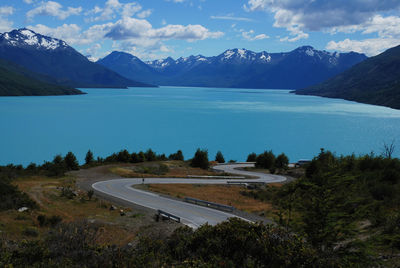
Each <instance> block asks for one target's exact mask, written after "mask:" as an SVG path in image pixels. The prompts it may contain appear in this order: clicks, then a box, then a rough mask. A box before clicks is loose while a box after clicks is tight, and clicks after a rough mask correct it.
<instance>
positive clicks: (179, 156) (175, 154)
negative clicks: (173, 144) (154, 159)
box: [168, 150, 184, 161]
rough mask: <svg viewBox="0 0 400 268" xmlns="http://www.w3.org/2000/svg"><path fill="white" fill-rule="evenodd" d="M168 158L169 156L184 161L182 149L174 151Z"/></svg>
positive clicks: (171, 158)
mask: <svg viewBox="0 0 400 268" xmlns="http://www.w3.org/2000/svg"><path fill="white" fill-rule="evenodd" d="M168 158H169V159H170V160H178V161H184V158H183V153H182V151H181V150H178V151H177V152H176V153H174V154H170V155H169V156H168Z"/></svg>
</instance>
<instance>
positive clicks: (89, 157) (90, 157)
mask: <svg viewBox="0 0 400 268" xmlns="http://www.w3.org/2000/svg"><path fill="white" fill-rule="evenodd" d="M93 161H94V157H93V153H92V151H90V150H89V151H88V152H87V153H86V157H85V164H86V165H90V164H92V163H93Z"/></svg>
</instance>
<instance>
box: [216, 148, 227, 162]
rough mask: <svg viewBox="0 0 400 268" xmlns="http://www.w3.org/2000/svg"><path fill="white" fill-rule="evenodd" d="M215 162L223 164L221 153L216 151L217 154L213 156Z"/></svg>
mask: <svg viewBox="0 0 400 268" xmlns="http://www.w3.org/2000/svg"><path fill="white" fill-rule="evenodd" d="M215 161H217V162H218V163H225V159H224V156H223V155H222V153H221V151H218V152H217V154H216V155H215Z"/></svg>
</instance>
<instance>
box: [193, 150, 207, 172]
mask: <svg viewBox="0 0 400 268" xmlns="http://www.w3.org/2000/svg"><path fill="white" fill-rule="evenodd" d="M190 165H191V166H192V167H199V168H202V169H208V168H209V166H210V163H209V162H208V151H207V150H200V148H199V149H197V151H196V153H195V154H194V157H193V159H192V161H191V163H190Z"/></svg>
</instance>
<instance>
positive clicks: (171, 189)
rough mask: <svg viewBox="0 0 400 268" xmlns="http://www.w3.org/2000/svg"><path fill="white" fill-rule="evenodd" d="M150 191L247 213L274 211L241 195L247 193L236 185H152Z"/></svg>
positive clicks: (269, 205) (267, 205)
mask: <svg viewBox="0 0 400 268" xmlns="http://www.w3.org/2000/svg"><path fill="white" fill-rule="evenodd" d="M148 189H149V190H150V191H153V192H158V193H162V194H167V195H171V196H175V197H178V198H183V197H186V196H188V197H193V198H197V199H201V200H206V201H210V202H215V203H220V204H225V205H230V206H234V207H235V208H237V209H240V210H244V211H247V212H261V211H272V210H273V208H272V205H271V204H268V203H264V202H261V201H259V200H255V199H254V198H251V197H247V196H244V195H242V194H240V192H241V191H247V190H246V189H245V188H243V187H241V186H234V185H201V184H194V185H192V184H151V185H149V187H148Z"/></svg>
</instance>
